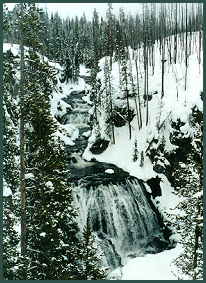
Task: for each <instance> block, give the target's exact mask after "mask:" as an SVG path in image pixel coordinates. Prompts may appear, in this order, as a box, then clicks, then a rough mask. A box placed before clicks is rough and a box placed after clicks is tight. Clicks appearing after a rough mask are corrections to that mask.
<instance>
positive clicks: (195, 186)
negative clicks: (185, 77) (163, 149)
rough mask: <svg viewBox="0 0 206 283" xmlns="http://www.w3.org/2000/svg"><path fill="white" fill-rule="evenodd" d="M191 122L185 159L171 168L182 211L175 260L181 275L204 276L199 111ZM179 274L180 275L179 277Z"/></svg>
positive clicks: (200, 122) (179, 218) (177, 219)
mask: <svg viewBox="0 0 206 283" xmlns="http://www.w3.org/2000/svg"><path fill="white" fill-rule="evenodd" d="M191 122H192V125H193V128H194V132H195V135H194V137H193V140H192V150H191V152H190V153H189V154H188V156H187V160H186V163H185V164H184V163H179V166H178V167H177V168H176V170H175V171H174V175H173V176H174V178H175V187H176V190H177V195H179V196H180V197H181V198H182V200H181V201H180V203H179V204H178V206H177V208H178V209H179V210H180V211H181V214H178V215H177V216H176V219H175V228H176V230H177V233H178V234H179V235H180V243H181V244H182V246H183V253H182V254H181V255H180V256H179V257H178V258H177V259H176V261H175V264H176V266H177V268H178V270H179V271H180V274H182V276H183V279H184V278H186V279H193V280H200V279H203V164H202V154H203V146H202V138H203V137H202V128H203V119H202V113H201V112H200V111H198V110H196V109H194V110H193V119H192V121H191ZM181 278H182V277H181Z"/></svg>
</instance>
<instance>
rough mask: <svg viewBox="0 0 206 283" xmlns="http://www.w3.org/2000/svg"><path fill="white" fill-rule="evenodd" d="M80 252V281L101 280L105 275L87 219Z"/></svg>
mask: <svg viewBox="0 0 206 283" xmlns="http://www.w3.org/2000/svg"><path fill="white" fill-rule="evenodd" d="M81 245H82V252H81V275H80V278H78V279H80V280H102V279H105V277H106V273H105V272H104V270H103V269H102V268H101V264H102V263H101V257H100V256H98V253H99V250H98V249H97V247H96V243H95V240H94V236H93V234H92V230H91V227H90V223H89V218H88V219H87V223H86V225H85V227H84V230H83V239H82V243H81Z"/></svg>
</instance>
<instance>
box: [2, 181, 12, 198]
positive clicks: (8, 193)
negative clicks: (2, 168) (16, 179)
mask: <svg viewBox="0 0 206 283" xmlns="http://www.w3.org/2000/svg"><path fill="white" fill-rule="evenodd" d="M11 195H12V191H11V189H10V188H9V187H8V185H7V183H6V181H5V180H4V179H3V196H4V197H8V196H11Z"/></svg>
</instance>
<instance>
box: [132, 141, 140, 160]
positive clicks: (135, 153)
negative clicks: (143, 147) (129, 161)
mask: <svg viewBox="0 0 206 283" xmlns="http://www.w3.org/2000/svg"><path fill="white" fill-rule="evenodd" d="M138 154H139V152H138V148H137V140H135V143H134V153H133V161H134V162H135V161H137V160H138Z"/></svg>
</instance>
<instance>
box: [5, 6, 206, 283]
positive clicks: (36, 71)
mask: <svg viewBox="0 0 206 283" xmlns="http://www.w3.org/2000/svg"><path fill="white" fill-rule="evenodd" d="M202 7H203V6H202V4H200V3H199V4H194V3H191V4H187V3H186V4H182V3H172V4H155V3H151V4H142V11H141V13H137V14H136V16H132V15H128V14H126V13H125V11H124V9H120V11H119V15H116V14H114V13H113V8H112V4H108V8H107V12H106V15H105V17H100V16H99V15H98V13H97V11H96V10H95V9H94V12H93V17H92V19H91V20H89V19H88V18H87V16H86V14H83V15H82V17H79V18H78V17H74V18H67V19H62V18H61V16H60V15H58V13H55V14H51V15H49V14H48V12H47V11H45V10H42V9H40V8H39V7H38V6H37V5H36V4H29V3H21V4H16V5H15V7H14V9H13V10H8V8H7V7H6V6H5V7H4V14H3V30H4V33H3V41H4V43H5V44H8V43H9V44H11V46H12V47H13V46H16V45H18V46H19V51H18V53H17V54H15V53H14V52H12V49H11V50H7V51H6V52H4V55H3V56H4V57H3V82H4V85H3V90H4V93H3V110H4V123H5V128H4V139H3V142H4V176H3V178H4V187H5V188H7V192H8V191H9V192H10V193H7V194H5V195H4V219H3V221H4V228H3V237H4V239H3V249H4V255H3V256H4V263H3V265H4V279H6V280H26V279H32V280H72V279H75V280H76V279H79V280H93V279H94V280H99V279H106V278H107V274H108V268H105V267H104V266H103V263H102V257H103V255H102V252H101V251H100V250H99V247H98V245H97V243H96V241H95V235H94V234H93V231H92V222H91V219H90V218H89V217H88V219H87V221H86V223H85V226H84V228H83V230H81V229H80V228H79V225H78V221H77V217H78V213H79V211H78V209H77V208H76V207H75V206H74V204H73V194H72V189H73V185H72V184H71V182H70V181H69V176H70V175H71V172H70V169H69V167H68V159H67V157H66V153H65V145H64V143H63V142H62V141H61V140H60V139H59V137H57V136H56V132H57V131H58V129H59V121H60V120H61V119H60V118H58V117H53V116H52V114H51V110H50V108H51V99H52V97H53V93H54V91H56V92H59V93H61V91H62V89H61V86H60V85H61V84H62V85H63V84H64V85H69V84H75V83H78V80H79V77H82V76H81V74H80V69H81V66H82V65H84V66H85V67H86V68H88V69H89V70H90V77H89V84H90V88H89V92H88V96H89V102H90V104H91V109H92V111H91V112H90V128H91V133H92V134H91V135H92V137H94V140H95V142H99V143H100V144H101V146H103V148H104V147H105V148H106V147H107V146H108V144H109V143H111V145H116V144H118V135H117V132H118V130H117V128H119V127H122V126H125V125H126V126H127V133H128V139H129V140H132V142H133V140H134V142H133V145H132V152H133V153H132V157H131V160H132V162H137V163H138V166H140V167H141V168H142V167H144V160H145V159H146V155H147V156H148V157H149V158H150V160H151V162H152V164H153V165H154V167H155V166H156V165H157V164H158V162H160V160H161V158H162V156H163V155H164V156H166V158H167V159H168V160H169V162H170V163H171V167H170V169H168V171H166V173H165V175H166V176H167V178H168V180H169V181H170V182H171V183H172V185H173V186H174V187H175V188H176V194H177V195H178V196H179V197H180V198H184V199H183V201H182V202H180V203H179V204H178V209H179V210H181V211H183V212H184V213H182V214H181V213H179V214H177V215H175V216H174V215H169V214H168V215H167V221H168V222H169V223H170V224H169V225H170V226H172V229H173V231H175V232H177V231H180V233H179V234H180V235H181V236H180V237H181V242H182V245H183V248H184V252H183V253H182V255H181V256H180V257H178V258H177V259H176V262H175V264H176V266H177V268H178V269H179V270H181V274H186V275H187V276H188V278H189V279H202V276H203V266H202V264H203V255H202V247H203V228H202V224H203V208H202V178H203V177H202V176H203V167H202V128H203V114H202V112H201V111H200V110H199V109H198V108H197V107H195V106H194V107H193V108H192V112H191V116H190V118H191V119H190V121H189V124H190V127H191V128H192V129H193V130H194V135H193V136H192V138H191V137H189V136H183V134H182V132H181V127H182V126H184V125H183V124H181V123H182V122H181V121H180V120H179V121H178V120H177V121H176V122H174V123H173V124H172V126H171V127H172V131H173V132H172V135H171V143H173V144H175V145H176V146H177V145H178V146H179V147H180V148H181V146H182V147H183V148H184V147H185V148H184V150H185V151H183V152H179V155H181V156H182V159H181V158H179V157H178V151H176V153H175V154H174V153H172V154H169V153H168V152H167V148H166V144H167V143H168V142H167V141H166V140H165V137H164V136H163V134H162V133H163V131H164V129H165V127H167V126H166V123H165V121H166V119H165V120H163V118H162V117H163V116H164V115H163V114H164V112H163V110H161V109H163V100H164V98H165V95H166V94H165V93H167V89H165V76H166V70H167V69H168V68H170V67H171V68H173V69H174V66H175V65H178V64H181V65H183V66H184V73H183V74H182V77H183V81H184V83H183V84H184V90H185V92H186V91H187V89H188V81H189V80H190V77H188V70H189V67H190V61H189V58H190V56H191V55H192V54H194V53H195V56H196V58H197V65H199V66H200V65H202V61H203V58H202V38H203V30H202V29H203V26H202V25H203V8H202ZM157 51H158V52H159V53H158V54H159V58H160V61H161V66H160V74H159V77H160V78H161V86H160V90H159V92H160V105H159V106H160V110H159V111H160V112H159V114H158V119H157V121H156V124H155V125H156V132H157V138H156V139H155V138H153V139H152V140H151V141H150V143H148V144H147V150H145V151H144V150H143V149H141V148H140V146H139V144H138V143H137V138H136V137H134V132H135V131H136V133H137V137H138V133H139V131H144V129H147V128H149V127H150V118H149V116H150V113H151V112H152V107H151V109H150V100H151V99H152V97H153V96H154V95H157V94H155V92H154V91H153V90H152V89H151V87H150V80H151V76H152V75H154V73H155V68H156V66H157V65H158V64H159V61H157V58H156V53H157ZM100 63H101V64H102V65H103V71H102V70H101V66H100ZM114 63H116V64H117V65H118V69H117V70H118V71H117V73H118V77H119V82H120V83H119V84H120V85H119V86H118V89H119V91H118V93H117V92H116V90H115V86H114V80H113V75H112V74H113V73H112V72H113V71H114V67H113V66H114ZM52 64H53V65H52ZM56 64H58V66H60V67H61V71H58V70H57V68H56V67H55V66H56ZM100 71H102V73H103V75H102V77H100V76H99V72H100ZM177 82H178V78H177ZM202 94H203V93H202ZM180 95H181V94H180V90H179V89H178V87H177V88H176V90H175V93H174V100H177V101H178V99H180V100H181V97H180ZM120 99H124V103H123V104H120V103H119V101H120ZM184 103H185V105H186V104H187V98H186V97H185V98H184ZM134 117H135V119H136V120H135V121H136V122H135V123H136V128H135V131H134V124H133V121H134V120H133V119H134ZM181 135H182V136H181ZM187 143H188V144H189V145H188V144H187ZM186 144H187V146H186ZM92 146H93V153H95V149H96V148H95V146H94V143H93V144H92ZM92 146H91V147H90V151H91V152H92ZM188 152H189V153H188ZM128 158H129V157H128ZM156 167H157V166H156ZM17 226H18V229H17ZM178 279H181V276H179V277H178Z"/></svg>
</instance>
